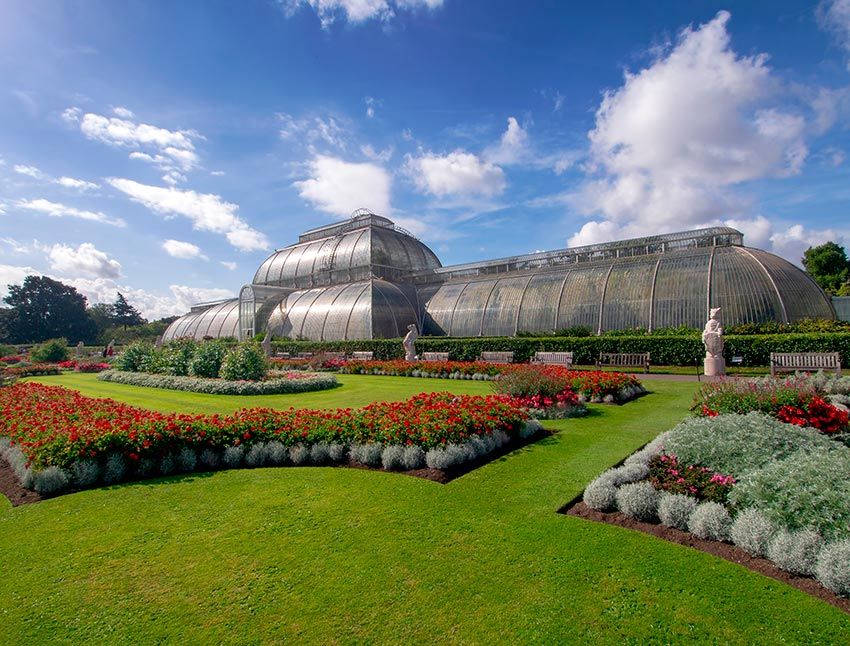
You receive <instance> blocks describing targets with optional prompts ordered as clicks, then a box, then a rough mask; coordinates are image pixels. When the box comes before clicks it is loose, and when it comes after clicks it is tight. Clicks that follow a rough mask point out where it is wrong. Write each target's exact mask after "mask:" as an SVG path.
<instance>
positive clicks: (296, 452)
mask: <svg viewBox="0 0 850 646" xmlns="http://www.w3.org/2000/svg"><path fill="white" fill-rule="evenodd" d="M289 461H290V462H292V464H295V465H298V464H306V463H307V462H309V461H310V449H309V448H307V447H306V446H304V445H303V444H296V445H295V446H291V447H289Z"/></svg>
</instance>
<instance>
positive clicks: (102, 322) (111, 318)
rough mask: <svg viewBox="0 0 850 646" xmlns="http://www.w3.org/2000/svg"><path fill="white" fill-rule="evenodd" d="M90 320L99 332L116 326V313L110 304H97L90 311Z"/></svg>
mask: <svg viewBox="0 0 850 646" xmlns="http://www.w3.org/2000/svg"><path fill="white" fill-rule="evenodd" d="M88 313H89V318H91V320H92V321H94V324H95V325H96V326H97V329H98V332H102V331H103V330H105V329H107V328H110V327H112V326H113V325H115V312H114V310H113V309H112V305H110V304H109V303H97V304H95V305H92V306H91V307H90V308H89V309H88Z"/></svg>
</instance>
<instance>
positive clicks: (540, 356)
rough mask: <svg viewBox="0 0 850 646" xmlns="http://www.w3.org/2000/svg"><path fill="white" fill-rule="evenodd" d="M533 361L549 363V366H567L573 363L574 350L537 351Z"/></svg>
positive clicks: (543, 363)
mask: <svg viewBox="0 0 850 646" xmlns="http://www.w3.org/2000/svg"><path fill="white" fill-rule="evenodd" d="M531 363H536V364H541V365H547V366H566V367H567V368H569V367H571V366H572V365H573V353H572V352H535V353H534V356H533V357H531Z"/></svg>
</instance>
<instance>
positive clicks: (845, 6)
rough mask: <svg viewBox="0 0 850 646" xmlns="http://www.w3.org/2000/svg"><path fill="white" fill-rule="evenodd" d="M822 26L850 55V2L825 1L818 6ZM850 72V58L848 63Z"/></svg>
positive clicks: (840, 0) (844, 0)
mask: <svg viewBox="0 0 850 646" xmlns="http://www.w3.org/2000/svg"><path fill="white" fill-rule="evenodd" d="M817 15H818V19H819V21H820V24H821V26H822V27H823V28H824V29H826V30H828V31H830V32H832V34H833V35H834V36H835V40H836V41H837V42H838V44H839V45H840V46H841V47H843V48H844V49H845V50H846V51H847V53H848V54H850V0H825V1H824V2H821V4H820V5H819V6H818V11H817ZM847 69H848V70H850V58H848V61H847Z"/></svg>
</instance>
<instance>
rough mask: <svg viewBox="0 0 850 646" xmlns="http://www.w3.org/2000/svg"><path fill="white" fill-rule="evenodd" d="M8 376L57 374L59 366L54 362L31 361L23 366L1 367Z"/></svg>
mask: <svg viewBox="0 0 850 646" xmlns="http://www.w3.org/2000/svg"><path fill="white" fill-rule="evenodd" d="M3 372H5V373H6V374H7V375H9V376H10V377H19V378H20V377H39V376H42V375H58V374H59V367H58V366H57V365H56V364H55V363H31V364H29V365H25V366H10V367H8V368H3Z"/></svg>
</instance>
